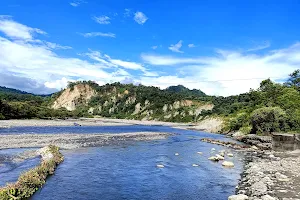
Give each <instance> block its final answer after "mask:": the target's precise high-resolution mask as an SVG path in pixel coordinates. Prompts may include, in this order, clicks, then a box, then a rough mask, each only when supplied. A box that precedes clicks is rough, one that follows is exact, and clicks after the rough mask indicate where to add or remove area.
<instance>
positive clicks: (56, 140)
mask: <svg viewBox="0 0 300 200" xmlns="http://www.w3.org/2000/svg"><path fill="white" fill-rule="evenodd" d="M170 135H171V134H169V133H161V132H136V133H120V134H20V135H0V149H9V148H30V147H43V146H47V145H55V146H58V147H60V148H62V149H73V148H80V147H95V146H105V145H115V144H121V143H124V142H130V141H146V140H160V139H165V138H167V137H168V136H170Z"/></svg>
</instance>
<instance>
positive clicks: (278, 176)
mask: <svg viewBox="0 0 300 200" xmlns="http://www.w3.org/2000/svg"><path fill="white" fill-rule="evenodd" d="M275 177H276V179H277V180H278V181H281V182H287V181H289V178H288V177H287V176H286V175H283V174H281V173H279V172H276V173H275Z"/></svg>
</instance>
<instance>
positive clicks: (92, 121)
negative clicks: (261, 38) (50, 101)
mask: <svg viewBox="0 0 300 200" xmlns="http://www.w3.org/2000/svg"><path fill="white" fill-rule="evenodd" d="M74 123H76V124H79V125H81V126H124V125H149V126H173V127H174V126H176V127H187V126H189V124H183V123H171V122H161V121H140V120H126V119H107V118H80V119H66V120H60V119H55V120H43V119H22V120H0V128H9V127H20V126H74Z"/></svg>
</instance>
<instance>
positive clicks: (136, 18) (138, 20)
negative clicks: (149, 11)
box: [133, 11, 148, 25]
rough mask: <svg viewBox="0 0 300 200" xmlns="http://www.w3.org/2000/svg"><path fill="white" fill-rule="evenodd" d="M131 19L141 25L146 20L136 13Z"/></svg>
mask: <svg viewBox="0 0 300 200" xmlns="http://www.w3.org/2000/svg"><path fill="white" fill-rule="evenodd" d="M133 19H134V21H136V23H138V24H141V25H143V24H144V23H146V21H147V20H148V17H147V16H146V15H145V14H144V13H142V12H139V11H138V12H136V13H134V18H133Z"/></svg>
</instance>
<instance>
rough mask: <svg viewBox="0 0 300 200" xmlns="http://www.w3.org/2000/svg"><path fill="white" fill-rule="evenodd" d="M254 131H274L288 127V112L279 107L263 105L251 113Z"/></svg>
mask: <svg viewBox="0 0 300 200" xmlns="http://www.w3.org/2000/svg"><path fill="white" fill-rule="evenodd" d="M251 124H252V132H254V133H272V132H275V131H281V130H282V131H284V130H285V129H286V113H285V112H284V110H282V109H281V108H279V107H263V108H259V109H256V110H254V111H253V112H252V114H251Z"/></svg>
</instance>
